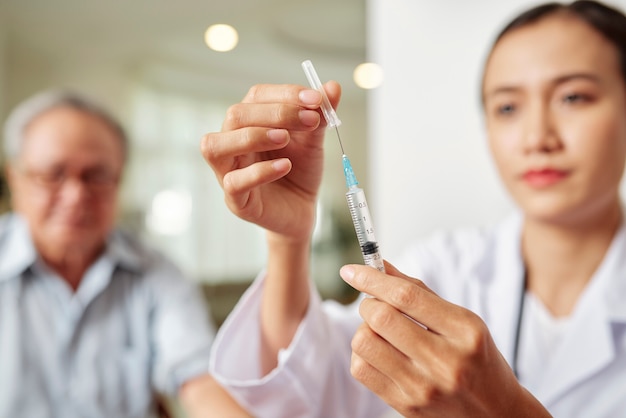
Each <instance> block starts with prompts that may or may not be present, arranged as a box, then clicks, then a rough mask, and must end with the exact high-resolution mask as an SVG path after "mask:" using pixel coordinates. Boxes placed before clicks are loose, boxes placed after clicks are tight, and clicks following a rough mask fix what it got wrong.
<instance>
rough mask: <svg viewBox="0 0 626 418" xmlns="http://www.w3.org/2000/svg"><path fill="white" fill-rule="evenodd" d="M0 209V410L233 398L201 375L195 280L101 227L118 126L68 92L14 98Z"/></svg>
mask: <svg viewBox="0 0 626 418" xmlns="http://www.w3.org/2000/svg"><path fill="white" fill-rule="evenodd" d="M4 145H5V148H4V152H5V157H6V163H7V164H6V174H7V180H8V184H9V188H10V190H11V202H12V206H13V213H11V214H8V215H5V216H3V217H2V218H0V416H2V417H64V418H70V417H146V416H156V415H157V399H158V394H166V395H171V396H179V397H180V399H181V402H182V405H183V407H186V410H187V411H188V412H189V415H191V416H238V415H240V414H244V412H243V411H242V410H240V409H239V408H238V406H237V405H236V404H235V403H234V402H233V401H232V400H231V399H230V398H229V397H228V395H227V394H226V392H224V391H223V390H222V389H221V388H220V387H219V386H217V385H216V384H215V382H214V381H213V380H212V379H211V378H210V376H208V375H207V374H206V373H207V370H208V355H209V348H210V345H211V343H212V339H213V335H214V327H213V325H212V324H211V322H210V321H209V316H208V311H207V310H206V306H205V304H204V302H203V299H202V297H201V294H200V293H199V291H198V289H197V288H196V287H195V286H194V285H192V284H191V283H190V282H188V281H186V280H184V279H183V277H182V275H181V273H180V271H179V270H178V269H177V268H176V267H175V266H174V265H172V264H171V263H170V262H168V261H167V260H165V259H164V258H163V257H162V256H161V255H159V254H158V253H156V252H154V251H151V250H149V249H147V248H146V247H145V246H143V245H142V244H141V243H140V242H139V241H138V240H136V239H135V238H133V237H132V236H129V235H128V234H125V233H123V232H121V231H119V230H116V229H115V227H114V224H115V213H116V205H117V198H118V189H119V183H120V177H121V175H122V171H123V168H124V163H125V160H126V155H127V141H126V136H125V134H124V132H123V130H122V128H121V127H120V126H119V124H118V123H117V122H116V121H115V120H114V119H113V118H112V117H111V116H109V115H108V114H107V113H106V112H104V111H103V110H102V109H100V108H99V107H97V106H95V105H94V104H92V103H90V102H89V101H87V100H85V99H84V98H81V97H79V96H76V95H72V94H67V93H63V92H47V93H44V94H40V95H38V96H35V97H34V98H32V99H30V100H28V101H26V102H25V103H23V104H22V105H20V106H19V107H18V108H16V109H15V111H14V112H13V113H12V114H11V115H10V116H9V118H8V120H7V123H6V129H5V142H4Z"/></svg>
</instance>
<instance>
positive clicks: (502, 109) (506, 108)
mask: <svg viewBox="0 0 626 418" xmlns="http://www.w3.org/2000/svg"><path fill="white" fill-rule="evenodd" d="M515 109H516V107H515V105H514V104H512V103H505V104H501V105H498V106H496V114H497V115H500V116H509V115H512V114H513V113H514V112H515Z"/></svg>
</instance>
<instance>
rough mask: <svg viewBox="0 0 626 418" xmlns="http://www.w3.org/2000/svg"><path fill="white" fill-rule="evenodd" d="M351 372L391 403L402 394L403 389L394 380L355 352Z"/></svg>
mask: <svg viewBox="0 0 626 418" xmlns="http://www.w3.org/2000/svg"><path fill="white" fill-rule="evenodd" d="M350 373H351V374H352V376H353V377H354V378H355V379H356V380H358V381H359V382H361V383H362V384H363V385H364V386H366V387H367V388H368V389H369V390H371V391H372V392H374V393H375V394H376V395H378V397H380V398H381V399H382V400H383V401H385V402H386V403H387V404H389V405H393V403H394V400H395V399H397V398H399V397H401V396H402V390H401V389H400V388H399V387H398V386H397V385H396V383H395V382H394V381H393V380H391V379H390V378H389V377H388V376H386V375H385V374H383V373H381V372H380V371H379V370H377V369H376V368H375V367H374V366H372V365H371V364H369V363H368V362H367V361H365V360H364V359H363V358H361V357H360V356H359V355H358V354H356V353H354V352H353V353H352V357H351V361H350Z"/></svg>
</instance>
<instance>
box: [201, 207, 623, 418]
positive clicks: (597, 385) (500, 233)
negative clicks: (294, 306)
mask: <svg viewBox="0 0 626 418" xmlns="http://www.w3.org/2000/svg"><path fill="white" fill-rule="evenodd" d="M521 223H522V220H521V216H520V215H519V214H514V215H512V216H511V217H509V218H507V219H506V220H505V221H504V222H502V223H501V224H499V225H497V226H495V227H493V228H490V229H484V230H479V229H473V230H464V231H457V232H456V233H453V234H439V235H437V236H435V237H433V238H432V239H430V240H429V241H427V242H425V243H421V244H416V245H415V246H413V247H411V248H409V250H408V252H407V253H406V254H405V255H404V256H403V257H402V258H401V259H398V260H393V261H394V264H395V265H396V266H397V267H398V268H399V269H400V270H401V271H403V272H404V273H406V274H408V275H410V276H412V277H419V278H420V279H422V280H424V281H425V282H426V283H427V284H428V285H429V286H430V287H431V288H432V289H433V290H434V291H435V292H437V293H438V294H439V295H440V296H442V297H443V298H445V299H447V300H449V301H451V302H453V303H456V304H459V305H462V306H465V307H467V308H468V309H471V310H472V311H474V312H475V313H477V314H478V315H480V316H481V317H482V318H483V320H484V321H485V322H486V324H487V325H488V327H489V329H490V331H491V333H492V335H493V338H494V340H495V342H496V344H497V346H498V348H499V349H500V351H501V352H502V353H503V355H504V357H505V358H506V359H507V360H508V361H509V363H510V362H511V359H512V356H513V351H514V341H515V332H516V326H517V321H518V316H519V308H520V299H521V298H520V292H521V291H522V284H523V265H522V259H521V253H520V247H519V243H520V230H521ZM262 286H263V274H260V275H259V277H258V278H257V280H256V281H255V283H254V284H253V285H252V286H251V287H250V289H249V290H248V291H247V292H246V294H245V295H244V296H243V297H242V299H241V301H240V302H239V303H238V305H237V307H236V308H235V310H234V311H233V313H232V314H231V315H230V317H229V318H228V319H227V321H226V322H225V324H224V325H223V327H222V328H221V329H220V331H219V333H218V336H217V338H216V340H215V343H214V345H213V349H212V350H213V352H212V361H211V370H210V371H211V373H213V374H214V376H215V377H216V378H217V379H218V380H219V382H221V383H222V384H223V385H224V386H225V387H226V388H228V390H229V391H230V392H231V393H232V394H233V396H234V397H235V398H236V399H237V400H238V401H239V402H241V404H242V405H243V406H244V407H246V408H248V409H249V410H250V411H251V412H252V413H253V414H254V415H255V416H256V417H268V418H280V417H290V418H294V417H324V418H342V417H346V418H355V417H357V418H361V417H363V418H369V417H380V416H381V415H383V414H386V413H387V412H388V411H389V409H390V408H389V407H388V406H387V405H385V404H384V403H383V402H382V401H381V400H380V399H379V398H377V397H376V396H375V395H374V394H373V393H371V392H369V391H368V390H367V389H366V388H365V387H364V386H362V385H361V384H360V383H359V382H357V381H355V380H354V379H353V378H352V377H351V375H350V372H349V365H350V354H351V351H350V341H351V338H352V335H353V333H354V331H355V330H356V328H357V326H358V325H359V324H360V323H361V319H360V317H359V315H358V312H357V305H356V304H353V305H350V306H347V307H344V306H341V305H339V304H337V303H334V302H329V301H326V302H322V301H321V300H320V298H319V295H318V294H317V292H315V291H314V292H313V296H312V298H311V302H310V305H309V308H308V311H307V314H306V317H305V319H304V320H303V322H302V323H301V324H300V327H299V328H298V330H297V332H296V335H295V336H294V339H293V341H292V343H291V345H290V346H289V347H288V348H287V349H285V350H283V351H282V352H281V353H279V364H278V366H277V368H276V369H274V370H273V371H271V372H270V373H269V374H267V375H265V376H262V375H261V373H260V364H259V355H258V353H259V307H260V302H261V297H260V296H261V288H262ZM553 358H554V361H553V362H551V364H550V367H549V369H548V370H544V371H543V372H544V373H545V374H544V376H545V379H544V380H543V381H542V384H541V385H540V387H539V388H538V389H537V390H536V391H535V393H534V395H535V396H536V397H537V398H538V399H539V400H540V401H541V402H542V403H543V405H545V406H546V407H547V408H548V409H549V410H550V412H551V413H552V414H553V415H554V416H556V417H593V418H597V417H626V227H624V226H622V227H621V228H620V230H619V232H618V234H617V235H616V236H615V238H614V240H613V242H612V244H611V247H610V249H609V251H608V252H607V254H606V256H605V258H604V260H603V262H602V264H601V266H600V267H599V268H598V270H597V271H596V273H595V274H594V276H593V278H592V279H591V281H590V283H589V284H588V286H587V287H586V289H585V291H584V293H583V294H582V295H581V297H580V299H579V301H578V303H577V305H576V307H575V309H574V311H573V313H572V315H571V326H570V327H569V331H568V332H567V334H566V335H565V336H564V337H563V340H562V344H561V345H560V347H559V348H558V349H557V351H556V352H555V353H554V357H553ZM522 383H523V382H522Z"/></svg>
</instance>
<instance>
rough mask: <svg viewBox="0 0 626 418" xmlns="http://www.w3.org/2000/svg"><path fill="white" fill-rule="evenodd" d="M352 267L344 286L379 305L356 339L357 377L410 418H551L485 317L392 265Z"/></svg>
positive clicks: (368, 311)
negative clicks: (513, 366) (498, 343)
mask: <svg viewBox="0 0 626 418" xmlns="http://www.w3.org/2000/svg"><path fill="white" fill-rule="evenodd" d="M385 268H386V270H387V273H386V274H385V273H381V272H379V271H378V270H375V269H373V268H371V267H367V266H360V265H348V266H344V267H343V268H342V269H341V276H342V277H343V279H344V280H345V281H346V282H347V283H348V284H350V285H351V286H353V287H354V288H356V289H357V290H360V291H361V292H363V293H366V294H368V295H370V296H372V297H371V298H365V299H364V300H363V301H362V302H361V305H360V314H361V316H362V317H363V320H364V323H363V324H362V325H361V327H360V328H359V329H358V330H357V332H356V334H355V335H354V338H353V340H352V364H351V373H352V375H353V376H354V377H355V378H356V379H357V380H359V381H360V382H361V383H363V384H364V385H365V386H367V387H368V388H369V389H370V390H371V391H372V392H374V393H376V394H377V395H378V396H379V397H380V398H381V399H382V400H384V401H385V402H386V403H387V404H389V405H390V406H391V407H393V408H394V409H395V410H397V411H398V412H400V413H401V414H402V415H404V416H407V417H430V416H432V417H443V416H447V417H456V416H464V417H469V416H471V417H504V416H506V417H517V416H535V417H537V416H549V414H548V412H547V411H546V410H545V409H544V408H543V407H542V406H541V404H540V403H539V402H538V401H537V400H536V399H535V398H534V397H533V396H532V395H530V393H529V392H527V391H526V390H525V389H524V388H523V387H522V386H521V385H520V384H519V383H518V381H517V379H516V378H515V375H514V374H513V371H512V370H511V368H510V367H509V365H508V363H507V362H506V360H505V359H504V357H503V356H502V355H501V354H500V352H499V351H498V349H497V347H496V345H495V343H494V342H493V339H492V338H491V334H490V333H489V330H488V329H487V326H486V324H485V323H484V322H483V320H482V319H481V318H480V317H478V315H476V314H474V313H473V312H471V311H469V310H467V309H464V308H462V307H460V306H457V305H454V304H452V303H449V302H447V301H445V300H443V299H442V298H440V297H439V296H437V295H436V294H435V293H434V292H433V291H431V290H430V289H429V288H428V287H426V285H424V284H423V283H422V282H421V281H420V280H417V279H413V278H410V277H408V276H406V275H404V274H402V273H400V272H399V271H398V270H397V269H395V268H394V267H393V266H392V265H390V264H389V263H385Z"/></svg>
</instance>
